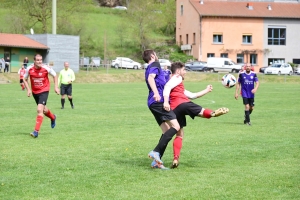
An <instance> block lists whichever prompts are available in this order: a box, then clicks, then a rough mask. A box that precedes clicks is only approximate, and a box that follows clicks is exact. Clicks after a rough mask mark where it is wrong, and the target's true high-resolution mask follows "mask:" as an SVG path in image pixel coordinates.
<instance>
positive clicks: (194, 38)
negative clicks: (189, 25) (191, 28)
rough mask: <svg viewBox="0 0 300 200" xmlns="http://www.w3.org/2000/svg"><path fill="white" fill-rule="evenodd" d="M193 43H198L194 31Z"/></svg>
mask: <svg viewBox="0 0 300 200" xmlns="http://www.w3.org/2000/svg"><path fill="white" fill-rule="evenodd" d="M193 44H196V33H193Z"/></svg>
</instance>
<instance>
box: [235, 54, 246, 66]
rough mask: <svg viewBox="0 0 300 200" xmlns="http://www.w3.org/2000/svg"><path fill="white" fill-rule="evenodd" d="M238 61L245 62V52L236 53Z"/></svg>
mask: <svg viewBox="0 0 300 200" xmlns="http://www.w3.org/2000/svg"><path fill="white" fill-rule="evenodd" d="M236 62H237V63H239V64H241V63H243V64H244V54H237V55H236Z"/></svg>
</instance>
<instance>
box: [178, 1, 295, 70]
mask: <svg viewBox="0 0 300 200" xmlns="http://www.w3.org/2000/svg"><path fill="white" fill-rule="evenodd" d="M299 33H300V2H299V1H298V0H286V1H280V2H279V1H277V0H273V1H266V0H265V1H264V0H260V1H239V0H236V1H232V0H222V1H220V0H177V1H176V42H177V44H178V45H179V46H180V47H181V50H183V51H184V52H185V53H186V54H188V55H192V56H193V57H194V58H195V59H196V60H199V61H200V60H201V61H206V60H207V58H208V57H227V58H230V59H231V60H233V61H235V62H236V63H238V64H241V65H242V64H244V63H247V62H250V63H251V64H252V65H253V66H254V67H255V71H258V69H259V68H260V67H263V66H268V65H270V64H271V63H274V62H293V63H298V64H300V34H299Z"/></svg>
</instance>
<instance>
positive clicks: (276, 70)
mask: <svg viewBox="0 0 300 200" xmlns="http://www.w3.org/2000/svg"><path fill="white" fill-rule="evenodd" d="M264 73H265V74H277V75H281V74H288V75H292V74H293V68H292V67H291V65H290V64H288V63H273V64H272V65H271V66H270V67H267V68H266V69H265V72H264Z"/></svg>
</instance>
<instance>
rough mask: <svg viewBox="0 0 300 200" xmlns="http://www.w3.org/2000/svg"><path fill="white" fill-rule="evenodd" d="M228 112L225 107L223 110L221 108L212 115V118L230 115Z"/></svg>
mask: <svg viewBox="0 0 300 200" xmlns="http://www.w3.org/2000/svg"><path fill="white" fill-rule="evenodd" d="M228 112H229V109H228V108H225V107H223V108H219V109H217V110H215V111H213V112H212V113H211V116H212V117H219V116H221V115H224V114H226V113H228Z"/></svg>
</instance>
